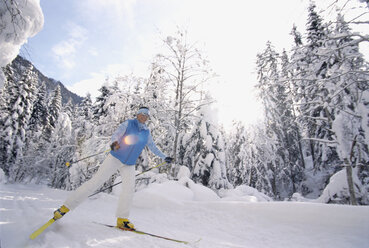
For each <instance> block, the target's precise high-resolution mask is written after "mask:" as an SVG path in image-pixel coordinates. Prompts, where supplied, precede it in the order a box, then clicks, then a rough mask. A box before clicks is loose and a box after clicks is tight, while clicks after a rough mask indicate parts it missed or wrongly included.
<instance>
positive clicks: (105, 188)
mask: <svg viewBox="0 0 369 248" xmlns="http://www.w3.org/2000/svg"><path fill="white" fill-rule="evenodd" d="M166 163H167V162H163V163H161V164H158V165H156V166H154V167H151V168H149V169H147V170H144V171H142V172H140V173H138V174H137V175H136V177H137V176H140V175H142V174H144V173H146V172H148V171H151V170H152V169H155V168H158V167H160V166H162V165H164V164H166ZM121 183H122V181H120V182H118V183H115V184H113V185H111V186H109V187H106V188H103V189H101V190H99V191H97V192H95V193H93V194H92V195H89V196H88V197H91V196H94V195H97V194H98V193H100V192H103V191H105V190H107V189H111V188H113V187H114V186H117V185H118V184H121Z"/></svg>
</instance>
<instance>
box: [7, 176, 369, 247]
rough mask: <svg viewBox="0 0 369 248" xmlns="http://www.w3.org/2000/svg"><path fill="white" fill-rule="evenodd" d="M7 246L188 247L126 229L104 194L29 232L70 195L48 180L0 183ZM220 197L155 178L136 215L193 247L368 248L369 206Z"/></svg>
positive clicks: (240, 192) (245, 190)
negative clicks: (50, 185) (46, 183)
mask: <svg viewBox="0 0 369 248" xmlns="http://www.w3.org/2000/svg"><path fill="white" fill-rule="evenodd" d="M0 187H1V190H0V211H1V216H0V224H1V225H0V228H1V229H0V231H1V232H0V237H1V248H13V247H15V248H18V247H22V248H23V247H28V248H33V247H34V248H36V247H37V248H39V247H44V248H50V247H51V248H52V247H71V248H72V247H73V248H79V247H104V248H105V247H130V248H136V247H137V248H138V247H145V248H147V247H157V248H159V247H160V248H165V247H167V248H173V247H190V246H188V245H185V244H179V243H174V242H171V241H167V240H161V239H157V238H153V237H148V236H143V235H138V234H135V233H130V232H122V231H119V230H115V229H110V228H107V227H104V226H100V225H98V224H95V223H93V221H96V222H101V223H108V224H114V223H115V217H114V213H115V207H116V203H117V197H116V196H115V195H109V194H105V193H101V194H98V195H96V197H94V198H93V199H88V200H86V201H85V202H84V203H83V204H82V205H81V206H80V207H79V208H77V209H76V210H75V211H73V212H70V213H68V214H67V215H66V216H65V217H64V218H63V219H61V220H60V221H58V222H57V223H54V224H53V225H52V226H51V227H49V229H47V230H46V231H45V232H44V233H43V234H41V236H39V237H38V238H36V239H35V240H30V239H29V238H28V237H29V235H30V234H31V233H32V232H33V231H34V230H35V229H37V228H39V227H40V226H41V225H43V224H44V223H45V222H46V221H47V220H48V219H50V218H51V214H52V212H53V210H54V209H55V208H57V207H59V206H60V205H61V204H62V202H63V200H64V199H65V198H66V197H67V196H68V195H69V194H71V192H69V191H62V190H55V189H50V188H47V187H45V186H37V185H21V184H1V186H0ZM223 193H224V195H226V197H224V198H219V197H218V196H217V195H216V194H214V193H213V192H212V191H211V190H209V189H208V188H205V187H203V186H200V185H198V184H194V183H193V182H192V181H190V180H189V179H187V180H186V179H183V178H182V180H179V181H167V182H164V183H161V184H157V183H154V184H151V185H150V186H149V187H148V188H145V189H141V190H139V191H138V192H136V194H135V198H134V205H133V209H132V214H131V220H132V221H133V222H134V224H135V225H136V227H137V228H138V229H141V230H143V231H147V232H151V233H155V234H158V235H164V236H168V237H172V238H176V239H181V240H187V241H196V240H198V239H199V238H201V239H202V240H201V241H200V242H199V243H197V244H195V245H192V246H193V247H209V248H247V247H252V248H254V247H255V248H256V247H257V248H262V247H268V248H269V247H273V248H278V247H283V248H287V247H293V248H298V247H309V248H313V247H334V248H339V247H342V248H347V247H355V248H359V247H362V248H364V247H368V244H369V235H368V233H369V207H367V206H359V207H352V206H343V205H325V204H318V203H301V202H271V201H269V198H268V197H266V196H264V195H262V194H260V193H258V192H257V191H256V190H253V189H251V188H249V187H240V188H237V189H235V190H230V191H227V192H223Z"/></svg>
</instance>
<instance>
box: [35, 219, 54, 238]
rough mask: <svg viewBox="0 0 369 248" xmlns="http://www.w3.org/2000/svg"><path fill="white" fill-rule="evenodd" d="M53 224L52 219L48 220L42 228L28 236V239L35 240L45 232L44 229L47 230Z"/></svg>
mask: <svg viewBox="0 0 369 248" xmlns="http://www.w3.org/2000/svg"><path fill="white" fill-rule="evenodd" d="M54 222H55V219H54V218H52V219H50V220H49V221H48V222H46V224H45V225H43V226H42V227H40V228H39V229H37V230H36V231H35V232H34V233H32V234H31V235H30V236H29V238H30V239H35V238H36V237H37V236H38V235H40V234H41V233H42V232H43V231H45V229H46V228H48V227H49V226H50V225H51V224H52V223H54Z"/></svg>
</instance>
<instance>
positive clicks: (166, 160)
mask: <svg viewBox="0 0 369 248" xmlns="http://www.w3.org/2000/svg"><path fill="white" fill-rule="evenodd" d="M164 161H165V162H167V163H168V164H170V163H172V162H173V158H171V157H166V158H165V159H164Z"/></svg>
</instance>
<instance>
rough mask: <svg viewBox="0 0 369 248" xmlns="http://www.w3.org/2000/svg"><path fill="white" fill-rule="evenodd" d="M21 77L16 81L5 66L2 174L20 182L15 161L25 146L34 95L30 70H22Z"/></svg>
mask: <svg viewBox="0 0 369 248" xmlns="http://www.w3.org/2000/svg"><path fill="white" fill-rule="evenodd" d="M22 69H23V75H22V77H21V78H20V80H19V81H16V79H15V78H14V76H12V75H13V71H12V69H11V68H10V66H7V69H6V71H5V75H6V77H7V78H9V80H8V84H7V87H11V90H7V92H11V93H10V94H9V95H8V96H7V97H8V101H7V103H8V106H7V111H6V113H7V114H6V115H5V120H4V121H3V123H4V132H3V135H2V139H4V141H2V142H1V143H2V144H4V145H5V147H4V148H5V151H6V153H5V160H4V163H6V164H7V165H4V172H5V173H8V175H9V178H10V179H11V180H15V181H17V180H21V179H22V177H23V174H22V173H21V172H20V170H19V169H20V168H19V166H16V163H17V161H18V160H19V159H20V158H21V157H22V156H23V149H24V147H25V145H26V134H27V130H28V124H29V119H30V116H31V113H32V108H33V102H34V100H35V95H36V86H35V85H36V82H37V81H36V76H35V74H34V73H33V72H32V70H31V69H32V68H22Z"/></svg>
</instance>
